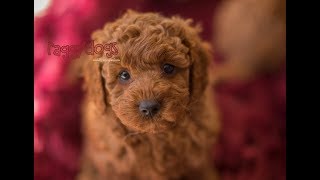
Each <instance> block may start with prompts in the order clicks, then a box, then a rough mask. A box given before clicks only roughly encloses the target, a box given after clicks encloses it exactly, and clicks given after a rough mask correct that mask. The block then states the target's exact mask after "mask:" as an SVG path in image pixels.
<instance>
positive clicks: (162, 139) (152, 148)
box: [110, 131, 204, 176]
mask: <svg viewBox="0 0 320 180" xmlns="http://www.w3.org/2000/svg"><path fill="white" fill-rule="evenodd" d="M117 151H118V152H117V153H114V154H118V155H120V156H118V157H119V158H121V159H122V160H124V161H122V162H123V163H125V165H126V166H127V171H128V172H130V173H132V172H134V171H135V172H137V173H138V172H141V170H143V171H144V172H153V173H156V174H172V175H176V176H178V175H179V174H183V172H184V171H186V170H187V169H189V168H190V167H192V166H194V167H195V166H197V165H196V164H194V159H195V158H194V157H192V156H197V157H198V159H200V156H202V155H203V154H204V153H203V152H204V151H203V149H202V148H201V147H200V146H199V145H198V144H197V143H196V142H194V141H193V140H192V138H191V137H190V136H189V134H187V132H184V131H178V132H172V133H163V134H156V135H152V134H149V135H141V134H140V135H132V136H128V137H126V139H125V142H124V143H123V144H122V145H120V146H119V148H117ZM110 155H111V154H110ZM120 162H121V161H118V162H117V161H113V163H115V164H114V165H115V166H119V165H118V163H120ZM147 169H149V170H148V171H146V170H147ZM138 176H139V175H138Z"/></svg>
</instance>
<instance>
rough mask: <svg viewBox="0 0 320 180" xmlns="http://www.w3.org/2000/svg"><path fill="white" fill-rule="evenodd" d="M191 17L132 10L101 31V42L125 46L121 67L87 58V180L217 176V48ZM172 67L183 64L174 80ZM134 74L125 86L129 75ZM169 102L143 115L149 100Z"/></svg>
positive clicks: (98, 37) (84, 72) (98, 35)
mask: <svg viewBox="0 0 320 180" xmlns="http://www.w3.org/2000/svg"><path fill="white" fill-rule="evenodd" d="M191 24H192V21H191V20H183V19H181V18H179V17H172V18H165V17H163V16H161V15H159V14H157V13H138V12H134V11H128V12H127V13H125V14H124V15H123V16H122V17H121V18H119V19H118V20H116V21H115V22H112V23H107V24H106V25H105V26H104V28H103V29H101V30H97V31H95V32H94V33H93V35H92V39H93V40H94V41H95V42H97V43H108V42H117V48H118V51H119V53H118V55H116V56H115V57H114V58H115V59H119V60H120V61H119V62H93V61H92V59H93V58H97V57H101V55H95V56H82V58H81V59H82V60H83V66H82V75H83V77H84V89H85V92H86V96H85V100H84V103H83V134H84V151H83V163H82V169H81V172H80V174H79V177H78V178H79V179H81V180H85V179H117V180H118V179H141V180H144V179H146V180H147V179H153V180H158V179H159V180H161V179H163V180H167V179H195V178H196V179H217V175H216V173H215V172H214V168H212V165H211V164H210V163H209V161H210V158H209V157H208V155H209V154H208V152H209V150H210V148H211V147H212V146H211V145H212V144H213V143H214V141H215V139H216V138H217V134H218V130H219V122H218V120H217V119H218V118H217V114H216V112H214V111H213V110H215V109H216V108H215V107H214V106H213V104H210V103H211V102H212V101H213V97H212V96H211V95H210V93H209V92H211V90H210V89H209V88H207V87H208V72H207V68H208V66H209V62H210V60H211V56H210V47H209V45H208V44H207V43H205V42H204V41H202V40H201V39H200V37H199V36H198V33H199V32H200V28H199V27H194V26H192V25H191ZM164 63H170V64H173V65H175V66H176V67H177V71H176V73H175V74H174V75H173V76H170V77H169V76H166V75H165V74H163V73H162V71H161V66H162V65H163V64H164ZM124 69H126V70H128V71H129V72H130V74H131V77H132V78H131V79H132V80H130V82H128V83H120V82H119V79H118V74H119V72H120V71H121V70H124ZM150 98H152V99H155V100H157V101H158V102H160V103H161V105H162V106H161V109H160V112H159V113H158V114H157V115H156V116H154V117H153V118H152V119H147V118H145V117H143V116H141V115H140V113H139V111H138V108H137V106H138V105H137V104H138V103H139V101H141V100H143V99H150Z"/></svg>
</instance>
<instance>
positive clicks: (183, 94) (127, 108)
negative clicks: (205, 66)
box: [103, 37, 190, 132]
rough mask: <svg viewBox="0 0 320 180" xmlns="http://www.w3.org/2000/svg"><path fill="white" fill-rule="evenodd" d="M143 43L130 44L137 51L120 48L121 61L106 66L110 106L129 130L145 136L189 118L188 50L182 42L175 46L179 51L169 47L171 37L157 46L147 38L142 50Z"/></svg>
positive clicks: (105, 73) (138, 40)
mask: <svg viewBox="0 0 320 180" xmlns="http://www.w3.org/2000/svg"><path fill="white" fill-rule="evenodd" d="M142 39H144V38H142V37H141V38H137V41H136V42H135V43H132V44H130V46H131V48H133V49H134V51H129V50H128V49H126V48H125V47H124V46H122V47H121V45H120V46H119V49H120V52H121V53H122V56H119V57H118V58H119V59H120V61H119V62H108V63H105V64H104V65H103V73H104V75H105V77H106V78H105V81H106V88H107V90H108V94H109V103H110V104H111V106H112V109H113V110H114V112H115V113H116V115H117V116H118V117H119V119H120V120H121V121H122V123H123V124H125V125H126V126H128V127H130V128H132V129H134V130H138V131H143V132H155V131H162V130H165V129H168V128H170V127H172V126H174V125H175V124H176V123H177V121H178V120H179V119H182V118H184V115H185V114H186V110H187V105H188V102H189V92H190V91H189V71H190V70H189V67H190V60H189V59H188V56H187V53H186V52H187V50H188V49H187V48H186V47H184V46H183V45H182V44H181V43H180V42H177V44H176V46H179V47H175V46H174V45H170V43H168V42H170V37H168V38H165V39H163V40H160V42H158V43H154V42H152V41H151V39H150V37H148V38H147V39H146V41H145V42H143V43H145V45H146V46H145V47H141V46H140V44H139V42H141V41H142ZM148 40H150V42H149V41H148ZM176 40H177V41H179V40H178V39H176ZM147 46H148V47H147ZM128 48H130V47H128ZM144 48H148V50H145V49H144Z"/></svg>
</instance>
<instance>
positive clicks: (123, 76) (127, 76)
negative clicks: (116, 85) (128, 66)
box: [119, 71, 130, 81]
mask: <svg viewBox="0 0 320 180" xmlns="http://www.w3.org/2000/svg"><path fill="white" fill-rule="evenodd" d="M119 78H120V80H122V81H127V80H129V79H130V74H129V73H128V72H127V71H121V72H120V73H119Z"/></svg>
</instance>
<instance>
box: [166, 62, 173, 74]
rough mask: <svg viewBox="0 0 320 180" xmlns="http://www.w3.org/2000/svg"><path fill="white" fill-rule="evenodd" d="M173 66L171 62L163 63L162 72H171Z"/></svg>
mask: <svg viewBox="0 0 320 180" xmlns="http://www.w3.org/2000/svg"><path fill="white" fill-rule="evenodd" d="M174 69H175V67H174V66H173V65H171V64H164V65H163V72H165V73H166V74H173V73H174Z"/></svg>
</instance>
